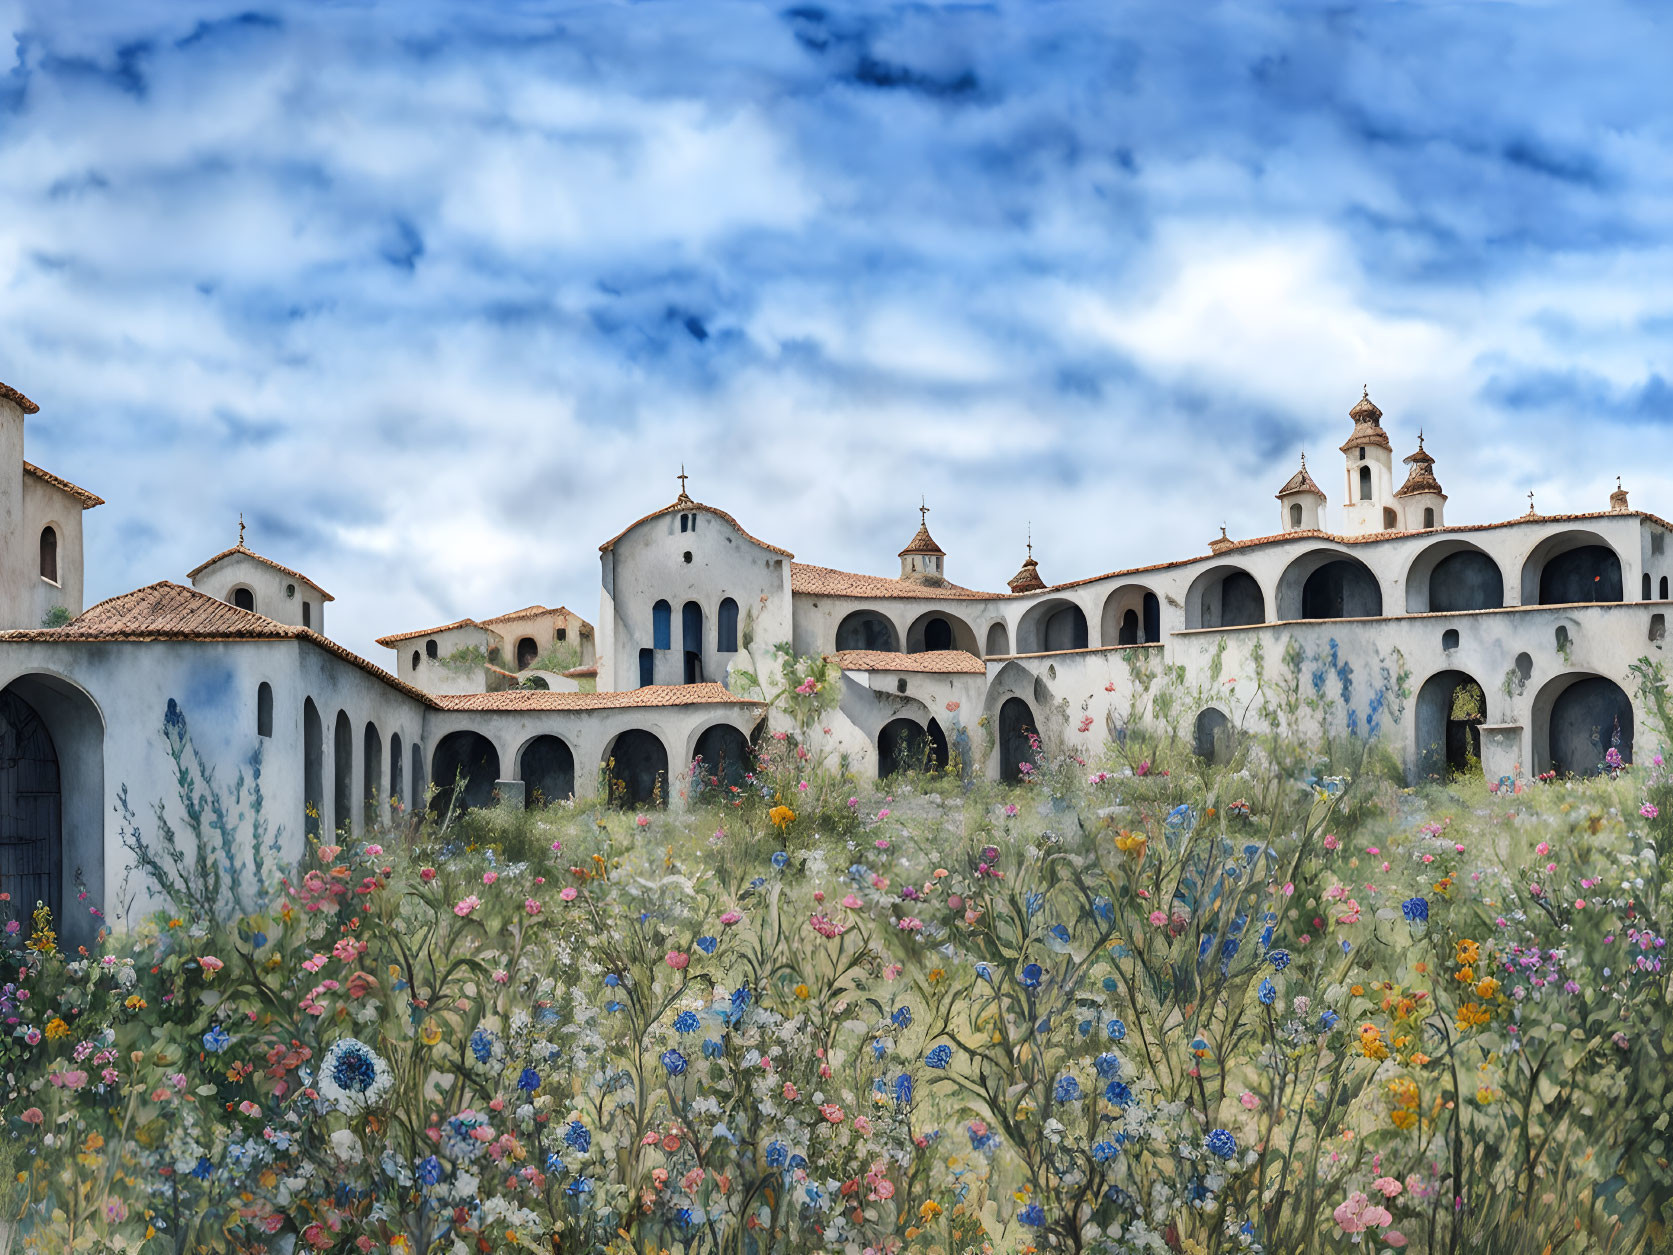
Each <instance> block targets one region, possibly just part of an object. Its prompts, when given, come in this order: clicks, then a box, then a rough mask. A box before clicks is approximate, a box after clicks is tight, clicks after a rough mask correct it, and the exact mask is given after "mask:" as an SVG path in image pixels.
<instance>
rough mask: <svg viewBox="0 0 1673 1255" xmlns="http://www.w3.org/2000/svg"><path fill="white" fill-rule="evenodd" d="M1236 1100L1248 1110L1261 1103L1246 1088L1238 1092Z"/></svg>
mask: <svg viewBox="0 0 1673 1255" xmlns="http://www.w3.org/2000/svg"><path fill="white" fill-rule="evenodd" d="M1237 1101H1238V1102H1240V1103H1242V1104H1243V1106H1244V1107H1245V1109H1247V1110H1249V1111H1253V1110H1254V1109H1255V1108H1256V1107H1258V1106H1260V1105H1261V1100H1260V1099H1259V1098H1256V1097H1255V1096H1254V1095H1253V1094H1251V1093H1250V1092H1249V1091H1248V1090H1244V1091H1243V1092H1242V1093H1241V1094H1239V1095H1238V1098H1237Z"/></svg>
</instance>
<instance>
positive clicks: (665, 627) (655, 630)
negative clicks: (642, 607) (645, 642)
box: [651, 601, 674, 649]
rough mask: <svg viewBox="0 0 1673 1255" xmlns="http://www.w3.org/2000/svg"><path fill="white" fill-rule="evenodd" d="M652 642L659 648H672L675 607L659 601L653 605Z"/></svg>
mask: <svg viewBox="0 0 1673 1255" xmlns="http://www.w3.org/2000/svg"><path fill="white" fill-rule="evenodd" d="M651 637H652V640H651V644H653V645H655V646H656V647H657V648H658V649H672V648H673V637H674V607H672V606H670V605H669V604H668V603H667V602H666V601H659V602H657V603H656V605H654V606H652V607H651Z"/></svg>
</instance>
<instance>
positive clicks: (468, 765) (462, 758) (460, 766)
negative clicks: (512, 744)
mask: <svg viewBox="0 0 1673 1255" xmlns="http://www.w3.org/2000/svg"><path fill="white" fill-rule="evenodd" d="M499 778H500V752H499V751H498V750H497V749H495V748H494V743H493V742H492V741H490V740H489V739H488V738H487V737H485V736H483V735H482V734H481V733H480V732H449V733H448V734H447V735H446V736H444V737H442V739H441V740H440V741H439V742H437V744H436V752H435V754H434V755H432V756H431V760H430V779H432V780H434V781H435V783H436V792H435V796H434V797H432V798H431V799H430V811H431V813H432V814H436V815H445V814H446V813H447V810H448V807H449V806H454V807H456V808H465V807H469V808H472V809H475V808H479V807H483V806H492V805H493V804H494V782H495V781H496V780H498V779H499ZM455 793H457V794H458V796H457V799H455V796H454V795H455Z"/></svg>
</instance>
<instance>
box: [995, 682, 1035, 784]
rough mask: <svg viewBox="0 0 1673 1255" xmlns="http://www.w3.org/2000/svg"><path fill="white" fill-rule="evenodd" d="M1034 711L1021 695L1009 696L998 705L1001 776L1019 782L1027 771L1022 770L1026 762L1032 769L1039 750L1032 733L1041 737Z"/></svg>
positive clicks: (1009, 782) (1013, 782)
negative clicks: (1035, 745) (1036, 749)
mask: <svg viewBox="0 0 1673 1255" xmlns="http://www.w3.org/2000/svg"><path fill="white" fill-rule="evenodd" d="M1038 735H1039V729H1038V728H1037V726H1036V725H1035V722H1034V712H1033V711H1032V710H1030V709H1029V707H1028V703H1027V702H1025V701H1023V700H1022V698H1020V697H1008V698H1006V699H1005V704H1004V705H1003V706H1001V707H1000V708H999V743H998V747H997V748H998V751H999V778H1000V779H1001V780H1003V781H1005V782H1006V783H1007V784H1016V783H1017V782H1018V781H1020V780H1021V779H1022V778H1023V777H1024V776H1025V775H1027V774H1028V773H1027V772H1025V771H1023V770H1022V766H1021V765H1022V764H1023V763H1027V764H1028V765H1029V767H1030V768H1031V769H1032V768H1033V767H1034V765H1035V761H1034V760H1035V759H1036V758H1037V757H1038V754H1036V753H1035V750H1034V745H1033V742H1032V741H1031V740H1030V739H1029V738H1030V737H1038Z"/></svg>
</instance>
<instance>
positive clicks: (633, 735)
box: [604, 728, 668, 806]
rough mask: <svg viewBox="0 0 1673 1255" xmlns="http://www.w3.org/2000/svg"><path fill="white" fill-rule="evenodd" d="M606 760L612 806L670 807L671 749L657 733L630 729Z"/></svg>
mask: <svg viewBox="0 0 1673 1255" xmlns="http://www.w3.org/2000/svg"><path fill="white" fill-rule="evenodd" d="M604 761H605V767H606V769H607V773H608V777H609V785H610V801H611V803H612V804H613V805H617V806H666V805H668V749H667V747H666V746H664V745H663V743H662V738H660V737H659V736H657V735H656V734H655V733H654V732H646V731H645V730H644V729H643V728H629V729H628V730H627V731H626V732H623V733H622V734H621V735H620V736H618V737H616V738H615V739H614V740H612V741H611V743H610V747H609V749H608V750H607V751H606V752H605V758H604Z"/></svg>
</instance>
